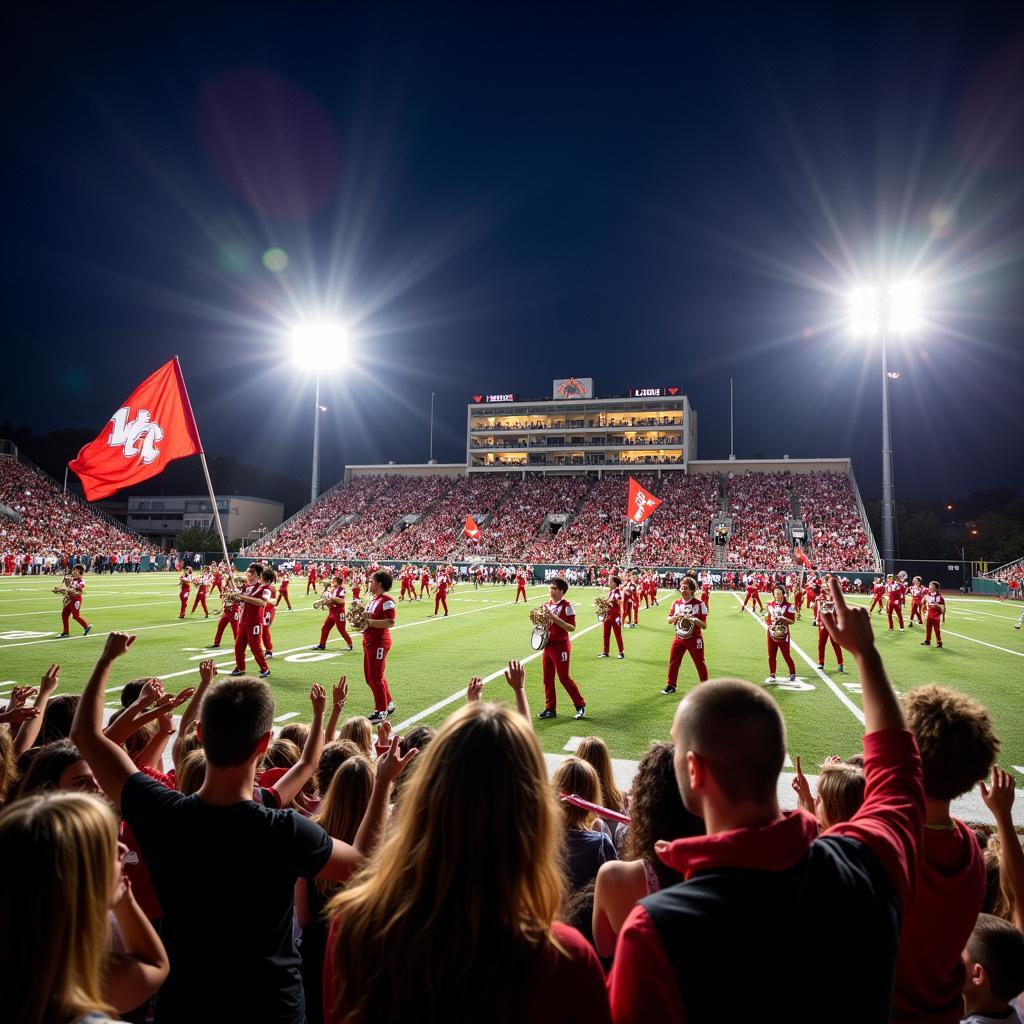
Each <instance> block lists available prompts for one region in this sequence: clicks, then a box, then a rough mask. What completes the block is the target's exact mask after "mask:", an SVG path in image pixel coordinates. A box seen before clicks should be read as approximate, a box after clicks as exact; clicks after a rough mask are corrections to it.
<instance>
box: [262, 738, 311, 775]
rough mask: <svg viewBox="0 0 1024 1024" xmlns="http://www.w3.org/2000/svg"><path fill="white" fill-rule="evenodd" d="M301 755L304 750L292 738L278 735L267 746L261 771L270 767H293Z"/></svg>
mask: <svg viewBox="0 0 1024 1024" xmlns="http://www.w3.org/2000/svg"><path fill="white" fill-rule="evenodd" d="M301 755H302V751H300V750H299V748H298V747H297V746H296V745H295V744H294V743H292V741H291V740H284V739H281V738H280V737H278V738H277V739H276V740H274V741H273V742H272V743H271V744H270V746H269V747H267V752H266V753H265V754H264V755H263V763H262V764H261V765H260V771H263V772H265V771H266V770H267V769H268V768H292V767H294V765H295V762H296V761H298V759H299V757H300V756H301Z"/></svg>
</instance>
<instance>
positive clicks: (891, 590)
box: [885, 583, 906, 601]
mask: <svg viewBox="0 0 1024 1024" xmlns="http://www.w3.org/2000/svg"><path fill="white" fill-rule="evenodd" d="M885 592H886V594H888V595H889V600H890V601H902V600H903V595H904V594H905V593H906V591H905V590H904V589H903V584H902V583H887V584H886V585H885Z"/></svg>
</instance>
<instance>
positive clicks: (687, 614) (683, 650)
mask: <svg viewBox="0 0 1024 1024" xmlns="http://www.w3.org/2000/svg"><path fill="white" fill-rule="evenodd" d="M668 623H669V625H670V626H674V627H675V636H674V637H673V638H672V646H671V647H670V648H669V655H668V680H667V682H666V683H665V689H663V690H662V691H661V692H662V693H664V694H670V693H675V692H676V681H677V680H678V679H679V666H680V665H682V663H683V656H684V655H686V654H689V655H690V657H691V658H692V659H693V665H694V668H696V669H697V679H698V681H699V682H702V683H703V682H706V681H707V678H708V667H707V664H706V663H705V661H704V636H703V633H704V630H705V629H707V625H708V609H707V605H705V604H704V602H703V601H700V600H699V599H698V598H697V581H696V580H695V579H694V578H693V577H692V576H684V577H683V578H682V580H681V581H680V584H679V597H678V598H676V600H675V601H673V602H672V607H671V608H670V609H669V611H668Z"/></svg>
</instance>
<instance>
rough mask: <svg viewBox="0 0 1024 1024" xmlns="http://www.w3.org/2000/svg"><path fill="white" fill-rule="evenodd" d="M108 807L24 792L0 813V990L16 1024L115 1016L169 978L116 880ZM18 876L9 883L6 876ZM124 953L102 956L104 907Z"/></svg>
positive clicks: (99, 1023)
mask: <svg viewBox="0 0 1024 1024" xmlns="http://www.w3.org/2000/svg"><path fill="white" fill-rule="evenodd" d="M125 853H127V848H126V847H124V846H123V845H121V844H119V843H118V841H117V820H116V819H115V818H114V815H113V814H111V812H110V808H109V807H108V806H107V805H106V804H105V803H104V802H103V801H102V800H99V799H98V798H96V797H93V796H87V795H85V794H83V793H63V792H62V793H56V792H54V793H46V794H40V795H37V796H34V797H26V798H24V799H21V800H18V801H16V802H15V803H13V804H12V805H11V806H10V807H7V808H5V809H4V810H3V812H2V813H0V872H2V874H3V877H4V878H5V879H7V880H8V882H9V884H6V885H4V886H3V888H2V890H0V919H2V920H3V922H4V924H3V928H0V992H2V993H3V1006H4V1019H5V1020H10V1021H16V1022H18V1024H22V1022H25V1024H35V1022H37V1021H39V1022H50V1021H53V1022H65V1021H67V1022H82V1021H83V1020H87V1021H88V1022H89V1024H105V1022H109V1021H111V1020H114V1019H115V1018H113V1017H112V1016H111V1014H112V1013H113V1012H115V1011H114V1008H113V1006H112V1005H111V1004H112V1003H118V1004H120V1005H122V1006H124V1007H125V1008H126V1009H132V1008H134V1007H136V1006H139V1005H141V1004H142V1003H143V1002H145V1000H146V999H148V998H149V996H151V995H152V994H153V992H154V991H156V988H157V986H158V985H159V984H160V983H161V982H162V981H163V980H164V978H166V977H167V957H166V954H165V953H164V948H163V945H162V944H161V942H160V939H159V938H158V937H157V935H156V932H154V931H153V929H152V928H151V927H150V926H149V924H148V922H147V921H146V919H145V917H144V916H143V914H142V912H141V911H140V910H139V908H138V905H137V904H135V903H134V900H133V899H132V897H131V889H130V887H128V886H127V884H126V881H125V879H124V878H123V874H122V873H123V870H124V862H123V858H124V854H125ZM12 879H16V880H17V881H16V883H11V880H12ZM111 911H113V914H114V917H115V918H116V920H117V922H118V925H119V927H120V930H121V933H122V936H123V945H124V947H125V952H123V953H119V954H114V955H111V954H109V953H108V948H109V941H110V923H109V918H110V912H111Z"/></svg>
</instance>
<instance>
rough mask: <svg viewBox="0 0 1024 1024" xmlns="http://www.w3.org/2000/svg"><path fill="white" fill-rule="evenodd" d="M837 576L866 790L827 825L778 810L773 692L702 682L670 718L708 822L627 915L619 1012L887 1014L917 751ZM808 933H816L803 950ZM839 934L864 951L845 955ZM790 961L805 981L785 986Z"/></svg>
mask: <svg viewBox="0 0 1024 1024" xmlns="http://www.w3.org/2000/svg"><path fill="white" fill-rule="evenodd" d="M829 586H830V590H831V593H832V600H833V602H834V604H835V612H834V614H831V615H826V616H825V617H824V618H825V623H826V628H827V629H828V631H829V633H830V635H831V636H832V637H833V638H834V639H835V640H836V641H837V642H838V643H839V644H840V645H841V646H842V647H843V648H844V649H845V650H847V651H849V652H850V653H851V655H852V656H853V657H854V659H855V660H856V662H857V665H858V668H859V671H860V679H861V686H862V694H863V701H864V717H865V723H864V724H865V730H866V735H865V737H864V761H865V765H864V772H865V776H866V778H867V798H866V800H865V801H864V804H863V806H862V807H861V808H860V810H859V811H858V813H857V814H856V815H855V816H854V817H853V819H852V820H851V821H849V822H845V823H842V824H839V825H836V826H834V827H833V828H832V829H831V830H830V831H829V832H828V833H827V834H826V835H824V836H821V837H819V836H818V826H817V822H816V821H815V819H814V818H813V817H812V816H811V815H810V814H807V813H806V812H805V811H802V810H797V811H794V812H791V813H787V814H782V813H781V812H780V811H779V806H778V800H777V797H776V792H777V786H778V779H779V774H780V772H781V770H782V765H783V761H784V759H785V755H786V736H785V727H784V725H783V721H782V715H781V714H780V712H779V709H778V707H777V706H776V704H775V703H774V702H773V701H772V700H771V698H770V697H769V696H768V695H767V694H765V693H764V691H763V690H761V689H760V688H759V687H757V686H753V685H752V684H750V683H747V682H741V681H739V680H731V679H725V680H718V681H716V682H714V683H712V684H710V685H706V686H700V687H697V688H696V689H694V690H692V691H691V692H690V693H689V694H688V695H687V696H686V698H685V699H684V700H683V701H682V702H681V703H680V705H679V708H678V710H677V712H676V716H675V720H674V722H673V725H672V738H673V741H674V745H675V768H676V776H677V779H678V782H679V789H680V792H681V794H682V797H683V803H684V804H685V805H686V806H687V808H688V809H689V810H691V811H693V812H694V813H696V814H699V815H700V816H701V817H702V818H703V819H704V823H705V826H706V828H707V835H706V836H698V837H695V838H689V839H678V840H676V841H675V842H672V843H668V844H667V845H666V846H664V847H663V848H661V850H660V851H659V855H660V856H661V859H662V860H663V861H664V862H665V863H666V864H667V865H668V866H669V867H671V868H673V869H674V870H676V871H678V872H679V873H680V874H682V875H683V877H684V881H683V882H681V883H679V884H678V885H674V886H672V887H671V888H668V889H663V890H662V891H661V892H658V893H655V894H654V895H652V896H648V897H646V898H645V899H644V900H642V901H641V902H640V904H639V905H638V906H637V907H635V908H634V910H633V911H632V912H631V913H630V915H629V917H628V918H627V919H626V923H625V926H624V927H623V930H622V932H621V934H620V935H619V942H618V946H617V949H616V956H615V963H614V964H613V966H612V972H611V976H610V978H609V994H610V998H611V1006H612V1017H613V1019H614V1020H615V1021H617V1022H637V1024H639V1022H648V1021H651V1020H659V1021H668V1022H682V1021H688V1022H690V1024H696V1022H704V1021H715V1022H717V1021H719V1020H721V1018H722V1005H723V1000H724V999H728V1000H729V1001H731V1002H732V1003H734V1004H738V1005H743V1004H745V1003H749V1004H750V1005H754V1004H755V1003H756V1005H758V1008H759V1013H761V1014H762V1015H769V1016H777V1017H779V1018H780V1019H785V1020H786V1021H790V1022H808V1024H811V1022H818V1021H820V1020H822V1019H823V1017H827V1018H828V1020H829V1021H830V1022H832V1024H836V1022H849V1024H887V1022H888V1021H889V1019H890V1011H891V1008H892V992H893V982H894V976H895V966H896V955H897V951H898V948H899V938H900V920H901V915H902V913H903V911H904V909H905V907H906V906H907V904H908V902H909V898H910V894H911V891H912V886H913V882H914V878H915V876H916V871H917V864H918V858H919V850H920V847H921V832H922V827H923V817H924V793H923V789H922V784H921V762H920V757H919V754H918V751H917V745H916V743H915V741H914V737H913V735H912V734H911V733H910V732H909V731H908V730H907V729H906V726H905V722H904V719H903V712H902V710H901V708H900V705H899V702H898V700H897V699H896V694H895V693H894V691H893V689H892V686H891V685H890V683H889V680H888V678H887V677H886V674H885V669H884V667H883V665H882V659H881V657H880V656H879V654H878V651H877V650H876V648H875V644H874V638H873V636H872V633H871V623H870V620H869V618H868V616H867V612H866V610H865V609H863V608H853V607H850V608H848V607H847V606H846V603H845V601H844V600H843V595H842V592H841V591H840V589H839V586H838V583H837V582H836V581H835V580H831V581H830V584H829ZM780 927H783V928H784V930H785V934H786V936H787V937H788V939H789V940H790V941H780V931H779V929H780ZM804 936H812V937H817V939H815V940H814V941H812V942H810V943H809V944H807V945H803V944H801V945H800V947H799V950H798V951H797V950H796V949H795V948H794V946H795V944H796V943H797V942H800V941H801V937H804ZM831 936H836V937H837V941H838V937H841V940H842V948H843V949H850V950H854V951H855V954H856V955H853V956H849V957H847V956H844V955H841V953H840V950H839V949H838V948H837V945H836V942H833V941H827V938H826V937H831ZM794 958H796V963H795V964H794ZM794 973H795V974H796V975H798V981H794V984H780V979H783V978H786V977H790V976H793V975H794Z"/></svg>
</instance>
